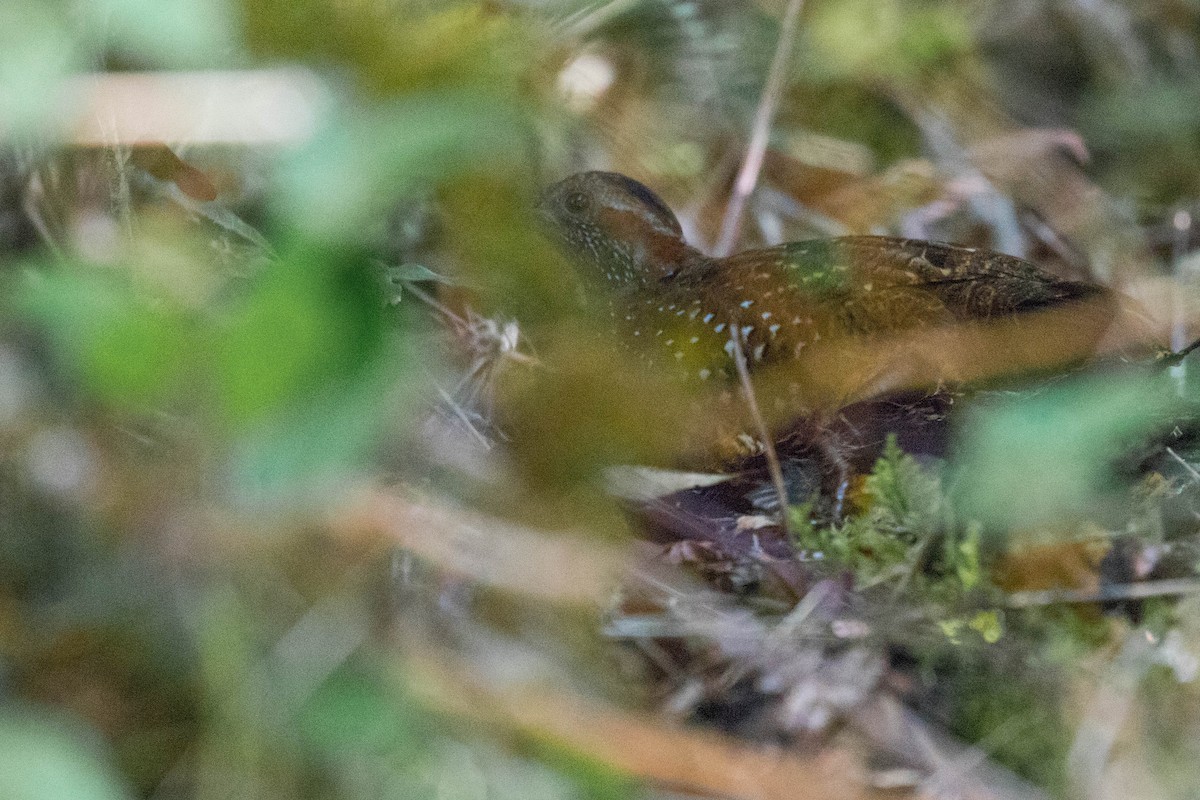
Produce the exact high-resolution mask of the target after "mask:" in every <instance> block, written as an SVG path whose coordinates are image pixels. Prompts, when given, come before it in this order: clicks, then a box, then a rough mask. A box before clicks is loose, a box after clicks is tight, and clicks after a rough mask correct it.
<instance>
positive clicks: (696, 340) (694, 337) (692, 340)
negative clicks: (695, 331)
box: [688, 336, 700, 344]
mask: <svg viewBox="0 0 1200 800" xmlns="http://www.w3.org/2000/svg"><path fill="white" fill-rule="evenodd" d="M688 341H689V342H691V343H692V344H695V343H696V342H698V341H700V337H699V336H693V337H692V338H691V339H688Z"/></svg>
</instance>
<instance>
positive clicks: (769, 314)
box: [762, 311, 771, 319]
mask: <svg viewBox="0 0 1200 800" xmlns="http://www.w3.org/2000/svg"><path fill="white" fill-rule="evenodd" d="M762 318H763V319H770V318H771V312H770V311H764V312H763V313H762Z"/></svg>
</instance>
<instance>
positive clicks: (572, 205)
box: [563, 192, 592, 214]
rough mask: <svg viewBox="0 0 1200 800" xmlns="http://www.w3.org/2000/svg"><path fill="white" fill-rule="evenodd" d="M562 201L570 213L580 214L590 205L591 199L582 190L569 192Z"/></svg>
mask: <svg viewBox="0 0 1200 800" xmlns="http://www.w3.org/2000/svg"><path fill="white" fill-rule="evenodd" d="M563 202H564V205H566V207H567V211H570V212H571V213H572V214H582V213H583V212H584V211H587V210H588V208H589V207H590V206H591V205H592V199H591V198H590V197H588V196H587V195H586V194H584V193H583V192H571V193H570V194H569V195H567V199H566V200H565V201H563Z"/></svg>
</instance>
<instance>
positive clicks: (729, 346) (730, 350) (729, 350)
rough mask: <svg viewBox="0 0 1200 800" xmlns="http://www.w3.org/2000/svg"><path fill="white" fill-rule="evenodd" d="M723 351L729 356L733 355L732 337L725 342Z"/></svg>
mask: <svg viewBox="0 0 1200 800" xmlns="http://www.w3.org/2000/svg"><path fill="white" fill-rule="evenodd" d="M725 352H726V353H728V354H729V355H730V357H732V356H733V339H730V340H729V341H728V342H726V343H725Z"/></svg>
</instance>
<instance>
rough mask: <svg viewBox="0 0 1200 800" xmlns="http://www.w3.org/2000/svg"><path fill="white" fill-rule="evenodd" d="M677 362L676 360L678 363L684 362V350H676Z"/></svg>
mask: <svg viewBox="0 0 1200 800" xmlns="http://www.w3.org/2000/svg"><path fill="white" fill-rule="evenodd" d="M675 360H676V361H683V351H682V350H676V351H675Z"/></svg>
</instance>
